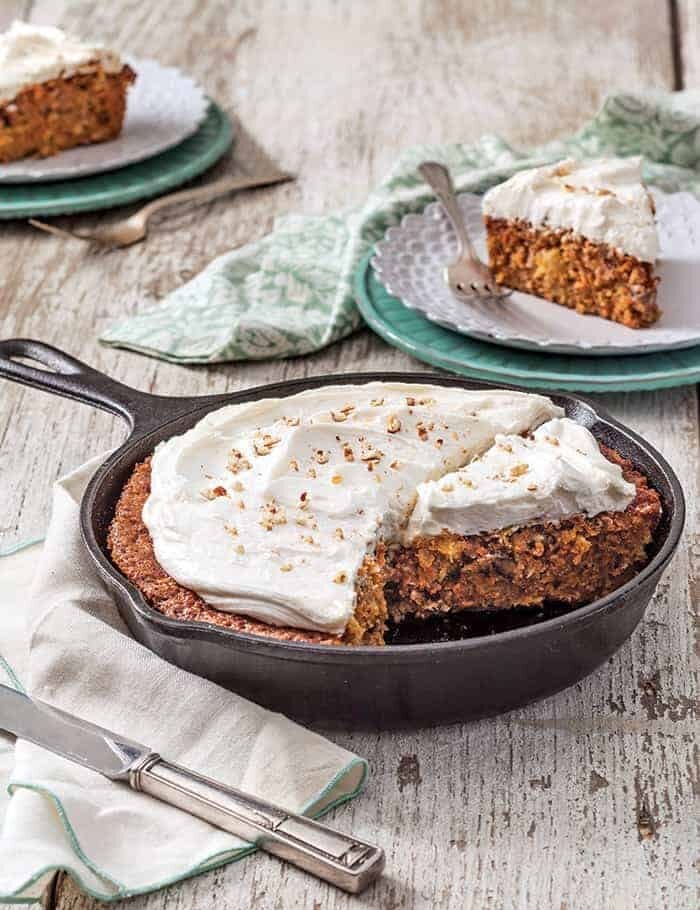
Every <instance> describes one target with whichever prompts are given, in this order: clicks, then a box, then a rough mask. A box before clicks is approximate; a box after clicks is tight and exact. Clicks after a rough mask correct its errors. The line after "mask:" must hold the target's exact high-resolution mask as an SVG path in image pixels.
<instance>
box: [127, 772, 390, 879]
mask: <svg viewBox="0 0 700 910" xmlns="http://www.w3.org/2000/svg"><path fill="white" fill-rule="evenodd" d="M129 783H130V785H131V786H132V788H133V789H134V790H139V791H141V792H143V793H148V794H149V795H150V796H153V797H155V798H156V799H159V800H162V801H163V802H166V803H169V804H170V805H171V806H177V808H178V809H182V810H184V811H185V812H188V813H189V814H190V815H195V816H197V817H198V818H201V819H204V821H207V822H209V823H210V824H212V825H215V826H216V827H217V828H222V829H223V830H224V831H229V832H230V833H231V834H235V835H236V836H237V837H241V838H243V840H246V841H250V842H251V843H253V844H255V846H256V847H258V848H259V849H260V850H264V851H265V852H266V853H272V854H273V855H274V856H277V857H279V858H280V859H283V860H286V861H287V862H290V863H293V864H294V865H295V866H299V867H300V868H301V869H304V870H306V871H307V872H310V873H311V874H312V875H315V876H317V877H318V878H321V879H323V880H324V881H327V882H330V884H332V885H335V886H336V887H338V888H342V889H343V890H344V891H349V892H350V893H351V894H359V893H360V892H361V891H364V889H365V888H366V887H367V886H368V885H369V884H371V882H373V881H374V880H375V879H376V878H377V877H378V876H379V875H380V874H381V872H382V869H383V868H384V851H383V850H381V849H380V848H379V847H373V846H372V845H371V844H366V843H364V842H363V841H360V840H357V839H356V838H354V837H347V836H346V835H345V834H340V833H339V832H337V831H333V830H332V829H330V828H327V827H325V825H320V824H319V823H318V822H315V821H312V820H311V819H310V818H305V817H304V816H303V815H295V814H293V813H291V812H287V811H286V810H285V809H281V808H279V807H277V806H273V805H272V804H270V803H267V802H265V801H264V800H261V799H258V798H257V797H254V796H249V795H248V794H245V793H242V792H241V791H240V790H235V789H234V788H233V787H226V786H224V785H223V784H220V783H217V782H216V781H214V780H210V779H209V778H207V777H202V776H201V775H199V774H195V773H194V772H193V771H188V770H187V769H186V768H181V767H179V766H178V765H173V764H171V763H170V762H167V761H164V760H163V759H162V758H161V757H160V756H159V755H156V754H152V755H150V756H148V758H147V759H146V760H145V761H144V762H142V763H141V764H140V765H139V766H138V767H137V768H135V769H132V771H131V774H130V777H129Z"/></svg>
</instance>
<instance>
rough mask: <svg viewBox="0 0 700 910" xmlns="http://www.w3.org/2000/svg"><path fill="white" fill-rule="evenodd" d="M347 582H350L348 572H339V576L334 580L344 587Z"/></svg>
mask: <svg viewBox="0 0 700 910" xmlns="http://www.w3.org/2000/svg"><path fill="white" fill-rule="evenodd" d="M347 580H348V573H347V572H338V574H337V575H336V576H335V578H334V579H333V581H334V582H335V583H336V584H337V585H344V584H345V582H346V581H347Z"/></svg>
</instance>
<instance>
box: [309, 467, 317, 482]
mask: <svg viewBox="0 0 700 910" xmlns="http://www.w3.org/2000/svg"><path fill="white" fill-rule="evenodd" d="M306 476H307V477H312V478H314V479H316V477H318V474H317V473H316V468H314V467H313V466H312V467H310V468H309V470H308V471H307V472H306Z"/></svg>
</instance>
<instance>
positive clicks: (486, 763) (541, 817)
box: [0, 0, 700, 910]
mask: <svg viewBox="0 0 700 910" xmlns="http://www.w3.org/2000/svg"><path fill="white" fill-rule="evenodd" d="M576 6H577V5H574V4H562V3H556V2H554V0H538V2H536V3H530V4H525V3H519V2H515V0H511V2H506V0H498V2H489V3H478V4H477V3H468V4H467V3H460V2H458V0H432V2H429V0H426V2H422V3H421V2H418V0H413V2H405V3H400V2H399V0H381V2H374V3H369V2H366V0H357V2H355V3H353V4H337V3H336V4H331V3H329V2H324V0H282V2H271V0H262V2H260V0H258V2H252V0H241V2H239V3H238V4H236V5H235V6H234V5H231V4H228V3H226V2H223V0H219V2H217V0H206V2H204V3H201V4H196V3H195V2H194V0H175V2H168V3H166V2H165V0H157V2H156V0H154V2H152V3H150V4H143V3H139V2H137V0H119V2H118V3H114V4H97V3H94V2H84V0H81V2H78V3H71V4H69V5H67V6H66V9H65V11H64V12H63V14H62V18H61V21H62V23H63V24H66V25H69V26H72V27H74V28H75V29H77V30H80V31H82V32H84V33H85V34H91V35H103V36H104V37H106V38H107V39H109V40H113V41H115V42H116V43H117V44H118V46H120V47H123V48H125V49H126V48H128V49H129V50H131V51H133V52H134V53H135V54H139V53H142V54H154V55H157V56H158V57H159V58H160V59H162V60H164V61H165V62H168V63H174V64H177V65H180V66H182V67H183V68H186V69H188V71H190V72H192V73H194V74H195V75H196V76H197V77H198V78H199V79H200V80H201V81H202V83H203V84H204V85H205V86H206V87H207V89H208V91H209V92H210V93H212V94H213V95H214V96H215V97H216V98H217V100H219V101H220V102H221V103H222V104H223V105H224V106H225V107H226V108H227V109H228V110H230V111H235V112H236V114H237V115H238V117H239V118H240V121H241V127H240V134H239V135H240V139H239V142H238V144H237V148H236V150H235V152H234V155H233V156H232V157H231V159H229V160H228V161H227V162H225V163H224V165H222V167H221V169H224V168H227V169H229V170H230V169H233V168H234V167H240V168H242V169H244V170H246V171H248V172H250V171H253V170H255V168H256V167H257V166H259V162H260V161H261V160H262V158H263V155H264V154H265V152H263V151H262V149H265V150H266V151H267V152H268V153H269V154H271V155H272V156H273V157H274V158H275V159H276V160H277V161H278V162H279V163H280V164H282V165H283V166H285V167H287V168H290V169H292V170H294V171H296V172H297V173H298V174H299V175H300V176H299V180H298V181H297V183H296V184H294V185H291V186H286V187H280V188H277V189H271V190H265V191H261V192H258V193H248V194H245V195H241V196H238V197H235V198H232V199H229V200H225V201H220V202H217V203H213V204H211V205H209V206H207V207H204V208H200V209H198V210H197V212H196V213H179V214H177V215H175V216H172V217H170V218H168V220H167V221H164V222H162V223H161V225H160V227H159V229H158V231H157V232H155V233H154V234H153V235H152V236H151V237H150V238H149V240H148V242H147V243H146V244H145V245H144V246H141V247H137V248H133V249H130V250H127V251H123V252H121V253H118V254H113V255H111V256H108V257H105V258H102V259H99V260H92V259H89V258H86V257H85V256H84V255H83V253H82V250H81V249H80V247H79V246H77V245H76V244H74V243H70V242H64V241H61V240H58V239H55V238H51V237H44V236H36V235H34V234H33V233H32V232H31V231H30V230H29V229H28V228H26V227H24V226H23V225H2V226H0V275H2V276H3V280H2V286H1V287H0V314H1V316H0V318H1V319H2V325H1V328H0V332H1V334H2V336H10V335H28V336H35V337H39V338H42V339H45V340H48V341H53V342H54V343H58V344H60V345H64V346H65V347H66V348H68V349H69V350H71V351H72V352H73V353H76V354H78V355H79V356H82V357H84V358H85V359H86V360H88V361H89V362H91V363H94V364H96V365H97V366H99V367H100V368H102V369H105V370H107V371H108V372H110V373H111V374H113V375H115V376H117V377H118V378H120V379H123V380H124V381H127V382H131V383H133V384H135V385H138V386H140V387H142V388H145V389H153V390H155V391H158V392H160V393H178V392H179V393H186V394H193V393H206V392H209V391H223V390H226V389H236V388H240V387H245V386H250V385H254V384H257V383H260V382H265V381H273V380H275V379H278V378H286V377H291V376H300V375H307V374H320V373H323V372H334V371H347V370H352V369H405V368H412V367H419V368H420V366H419V365H418V364H417V363H416V362H415V361H412V360H411V359H410V358H409V357H407V356H405V355H403V354H400V353H399V352H397V351H394V350H391V349H389V348H388V347H387V346H386V345H384V344H383V343H382V342H381V341H379V340H378V339H376V338H373V337H372V336H370V335H369V334H368V333H360V334H358V335H357V336H355V337H354V338H352V339H350V340H349V341H346V342H345V343H344V344H342V345H336V346H335V347H333V348H331V349H329V350H327V351H325V352H321V353H320V354H318V355H315V356H313V357H309V358H304V359H303V360H295V361H283V362H276V363H264V364H253V365H229V366H218V367H212V368H196V369H185V368H182V367H175V366H172V365H169V364H161V363H157V362H156V361H153V360H150V359H146V358H142V357H138V356H137V355H133V354H128V353H124V352H117V351H113V350H109V349H104V348H101V347H99V346H98V345H97V343H96V341H95V337H96V334H97V332H98V331H99V330H100V329H101V328H102V327H103V326H104V325H106V324H107V323H108V322H109V321H110V320H112V319H114V318H115V317H117V316H120V315H122V314H123V313H126V312H133V311H135V310H136V309H138V308H141V307H143V306H145V305H148V304H150V303H152V302H153V301H154V300H156V299H158V298H159V297H160V296H162V295H163V294H164V293H166V292H167V291H168V290H170V289H171V288H173V287H175V286H177V285H178V284H179V283H180V282H181V281H183V280H184V279H185V278H186V277H188V276H189V275H191V274H194V273H195V272H196V271H197V270H199V269H200V268H201V267H202V265H204V264H205V263H206V262H207V261H208V260H209V258H211V256H212V255H215V254H216V253H218V252H221V251H223V250H225V249H228V248H229V247H230V246H231V245H232V244H236V243H242V242H245V241H246V240H248V239H251V238H253V237H256V236H260V235H261V234H263V233H264V232H265V231H266V230H268V229H269V227H270V224H271V220H272V217H273V215H274V214H278V213H281V212H284V211H292V210H294V211H306V212H313V211H324V210H327V209H329V208H332V207H340V206H346V205H351V204H356V203H358V202H360V201H361V200H362V198H363V197H364V195H365V194H366V193H367V191H368V189H369V188H370V187H371V186H372V185H373V184H374V183H375V182H376V181H377V180H378V179H379V178H380V176H381V174H382V173H383V172H384V171H385V170H386V168H387V167H388V166H389V164H390V163H391V161H392V159H393V158H394V157H395V155H396V154H397V152H398V151H399V150H400V149H401V148H403V147H404V146H405V145H407V144H410V143H413V142H423V141H426V140H429V141H435V142H443V141H450V140H459V139H464V140H470V139H474V138H476V137H477V136H478V135H480V134H481V133H482V132H485V131H495V132H501V133H502V134H503V135H505V136H506V137H507V138H509V139H510V140H511V141H513V142H515V143H523V144H524V143H528V142H539V141H544V140H546V139H549V138H551V137H553V136H555V135H556V134H557V133H561V132H564V131H567V130H572V129H574V128H575V127H576V126H577V125H578V124H579V123H580V122H581V120H582V119H583V118H585V117H587V116H589V115H590V114H591V113H592V112H593V111H594V109H595V107H596V105H597V104H598V103H599V101H600V99H601V97H602V95H603V94H604V92H605V91H606V90H608V89H609V88H610V87H611V86H630V87H635V86H643V85H647V86H649V85H651V86H658V87H668V86H670V85H672V82H673V68H672V60H671V50H670V49H671V36H670V32H669V17H668V15H667V9H666V6H665V4H661V3H658V2H656V0H643V2H633V0H625V2H618V3H616V4H608V3H604V2H602V0H596V2H590V3H588V4H586V6H585V11H584V10H583V9H579V10H577V9H576ZM50 7H51V4H43V8H42V10H41V18H42V21H48V19H47V17H49V16H51V15H52V12H51V9H50ZM249 26H254V27H255V28H256V32H255V34H254V35H253V36H251V37H250V38H248V39H246V41H245V42H244V43H243V44H242V45H241V46H240V48H239V49H238V51H237V52H236V53H235V55H234V53H233V48H234V45H235V39H236V37H237V36H238V35H239V34H240V33H241V32H242V31H243V30H244V29H246V28H247V27H249ZM105 217H106V216H100V218H101V219H103V218H105ZM90 220H91V219H89V218H82V219H78V220H76V223H78V222H79V223H89V222H90ZM96 220H97V219H96ZM603 403H604V406H605V407H607V408H608V409H609V410H611V411H612V412H613V413H614V414H615V415H616V416H618V417H620V418H621V419H623V420H624V421H626V422H627V423H629V424H630V425H631V426H633V427H634V428H635V429H637V430H638V431H639V432H641V433H643V434H644V435H646V436H647V437H648V438H650V439H651V440H652V441H653V442H655V443H656V444H657V445H658V446H659V448H660V449H661V451H662V452H664V453H665V454H666V455H667V457H668V458H669V459H670V460H671V462H672V464H673V465H674V467H675V468H676V469H677V470H678V471H679V473H680V475H681V479H682V481H683V482H684V484H685V486H686V490H687V491H688V493H689V501H690V502H694V501H697V494H698V490H697V483H698V480H697V473H698V437H697V432H698V423H697V398H696V394H695V391H694V390H693V389H686V390H676V391H670V392H664V393H646V394H638V395H615V396H607V397H605V399H604V401H603ZM0 434H2V439H3V444H2V445H1V446H0V477H1V478H2V480H1V481H0V483H1V484H2V487H1V488H0V489H1V490H2V494H1V495H2V501H3V505H4V509H3V512H2V518H0V545H1V544H2V543H10V542H12V541H14V540H17V539H22V538H25V537H27V536H31V535H33V534H36V533H39V532H40V531H41V529H42V528H43V526H44V524H45V521H46V510H47V505H48V502H49V487H50V482H51V480H52V479H53V478H54V477H56V476H58V474H60V473H61V472H62V471H65V470H67V469H68V468H70V467H74V466H75V465H77V464H78V463H79V462H81V461H82V460H84V459H85V458H86V457H88V456H89V455H92V454H95V453H96V452H98V451H101V450H103V449H104V448H105V447H107V446H110V445H114V444H116V443H117V442H118V441H119V439H121V438H122V436H123V430H122V429H121V427H119V426H118V425H117V422H116V421H114V420H113V419H112V418H110V417H107V416H105V415H102V414H99V413H95V412H91V411H89V410H88V409H85V408H82V407H80V406H79V405H76V404H72V403H69V402H63V401H57V400H55V399H51V398H49V397H48V396H45V395H42V394H41V393H38V392H33V391H30V390H21V389H20V388H18V387H13V386H9V385H2V386H0ZM697 532H698V529H697V526H696V525H692V524H691V526H690V527H689V533H688V535H687V537H686V541H685V543H684V545H683V547H682V548H681V550H680V552H679V554H678V557H677V559H676V561H675V563H674V568H673V571H672V572H670V573H669V574H668V576H667V577H666V578H665V579H664V581H663V583H662V585H661V586H660V589H659V591H658V592H657V595H656V597H655V599H654V602H653V604H652V606H651V608H650V610H649V613H648V618H647V621H646V622H645V623H644V625H643V627H642V628H641V629H640V630H639V631H638V632H637V633H636V635H635V636H634V637H633V639H632V641H631V642H630V643H629V644H628V645H626V646H625V648H623V649H622V651H621V652H620V654H618V655H616V656H615V657H614V658H613V659H612V660H611V661H610V663H609V664H608V665H607V666H606V667H604V668H602V669H601V670H600V671H599V672H598V673H596V674H594V675H593V676H592V677H590V678H589V679H587V680H585V681H584V682H583V683H581V684H580V685H579V686H577V687H574V688H573V689H571V690H569V691H568V692H565V693H562V694H561V695H559V696H556V697H554V698H551V699H549V700H548V701H546V702H544V703H542V704H541V705H538V706H534V707H531V708H528V709H525V710H523V711H519V712H514V713H513V714H511V715H509V716H507V717H505V718H500V719H494V720H490V721H485V722H482V723H478V724H472V725H467V726H457V727H449V728H443V729H441V730H437V731H417V732H409V733H403V734H361V733H355V734H350V733H347V734H342V735H338V734H333V736H334V737H335V738H336V739H338V741H340V742H342V743H343V744H345V745H347V746H348V747H350V748H352V749H354V750H356V751H357V752H359V753H361V754H363V755H365V756H367V757H368V758H369V760H370V762H371V765H372V777H371V781H370V785H369V789H368V792H367V793H366V794H365V795H364V796H363V797H361V798H360V799H358V800H356V801H355V802H354V803H353V804H352V805H351V806H348V807H346V808H344V809H343V810H341V811H339V812H338V813H337V819H336V820H335V821H336V823H337V824H338V826H339V827H343V828H346V829H350V828H352V829H353V830H356V831H357V832H358V833H360V832H361V833H362V834H363V835H365V836H366V837H367V838H370V839H374V840H376V841H377V842H379V843H382V844H383V845H384V846H385V848H386V849H387V852H388V857H389V862H388V870H387V875H386V877H385V879H384V880H383V881H382V882H381V883H380V884H379V885H378V886H377V887H376V888H375V889H373V890H372V891H371V892H369V893H368V894H367V895H365V896H364V897H363V898H360V899H349V898H347V897H345V896H343V895H340V894H336V893H333V892H331V891H330V890H329V889H327V888H325V887H324V886H322V885H320V884H319V883H316V882H315V881H313V880H311V879H310V878H309V877H307V876H304V875H303V874H302V873H299V872H297V871H296V870H293V869H291V868H286V867H283V866H282V865H280V864H278V863H276V862H275V861H273V860H270V859H266V858H255V859H250V860H247V861H244V862H242V863H239V864H236V865H234V866H231V867H228V868H226V869H222V870H219V871H217V872H213V873H210V874H208V875H206V876H202V877H200V878H198V879H194V880H192V881H190V882H187V883H185V884H183V885H181V886H180V887H178V888H173V889H170V890H169V891H167V892H164V893H161V894H156V895H152V896H150V897H146V898H141V899H137V900H133V901H130V902H129V903H128V905H127V904H126V903H125V904H124V905H123V906H124V908H125V910H126V907H127V906H128V907H129V908H138V910H142V908H144V910H145V908H148V910H164V908H165V907H166V906H167V907H175V908H180V907H181V908H188V910H189V908H196V910H210V908H212V907H219V906H226V907H236V908H237V907H241V908H243V907H248V906H256V907H261V908H287V907H291V906H299V907H318V908H321V907H323V908H326V907H328V908H341V907H347V906H350V905H353V904H354V905H366V906H381V907H385V908H399V907H400V908H402V910H403V908H430V907H438V906H439V907H454V908H462V907H469V908H483V907H494V908H496V907H542V908H546V907H556V908H563V907H567V908H568V910H573V908H579V907H581V908H583V907H586V908H590V907H603V906H615V907H630V908H631V907H640V906H647V907H652V906H653V907H662V906H671V905H672V906H674V907H675V908H681V910H683V908H685V907H691V906H693V890H692V881H691V878H690V874H691V873H690V869H691V867H692V862H693V861H694V858H695V857H694V853H693V850H692V846H693V836H692V832H691V830H690V822H689V819H690V814H691V813H690V809H689V807H690V799H691V790H692V783H693V780H694V779H696V778H694V776H693V775H694V773H696V772H694V771H693V765H692V761H693V753H692V745H693V744H692V741H691V731H692V727H691V724H692V721H693V717H694V711H695V710H696V702H694V701H693V699H694V697H695V696H696V689H694V688H693V686H694V677H693V674H692V672H691V670H692V667H693V663H692V661H693V657H692V654H693V652H692V647H693V645H692V636H691V632H690V621H691V618H690V615H689V614H690V611H691V608H692V605H693V599H692V598H691V593H690V584H691V583H692V582H693V578H695V584H696V585H697V574H698V565H697V553H698V550H700V542H698V539H697ZM691 534H695V537H694V538H693V537H691ZM693 540H694V541H695V547H696V550H695V559H696V562H695V563H692V562H691V560H692V558H693V549H692V542H693ZM697 600H698V592H697V589H696V593H695V599H694V602H695V603H697ZM56 895H57V905H58V906H59V907H60V908H61V910H67V908H74V910H87V908H88V907H92V906H94V902H92V901H90V900H89V899H87V898H85V897H84V896H83V895H81V894H80V893H79V892H78V891H77V889H76V888H75V887H74V886H73V885H72V884H71V883H70V882H69V881H68V880H64V881H62V882H61V884H60V886H59V888H58V889H57V891H56ZM119 906H120V907H121V905H119Z"/></svg>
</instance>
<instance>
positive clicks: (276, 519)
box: [260, 499, 287, 531]
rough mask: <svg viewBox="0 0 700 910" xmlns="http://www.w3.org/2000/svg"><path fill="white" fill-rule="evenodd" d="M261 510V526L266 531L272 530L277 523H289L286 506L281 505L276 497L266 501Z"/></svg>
mask: <svg viewBox="0 0 700 910" xmlns="http://www.w3.org/2000/svg"><path fill="white" fill-rule="evenodd" d="M260 511H261V513H262V518H261V519H260V527H261V528H264V529H265V530H266V531H271V530H272V529H273V528H274V527H275V525H286V524H287V516H286V514H285V511H284V508H283V507H282V506H281V505H279V503H278V502H277V500H276V499H271V500H270V501H269V502H266V503H265V504H264V505H262V506H261V507H260Z"/></svg>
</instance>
